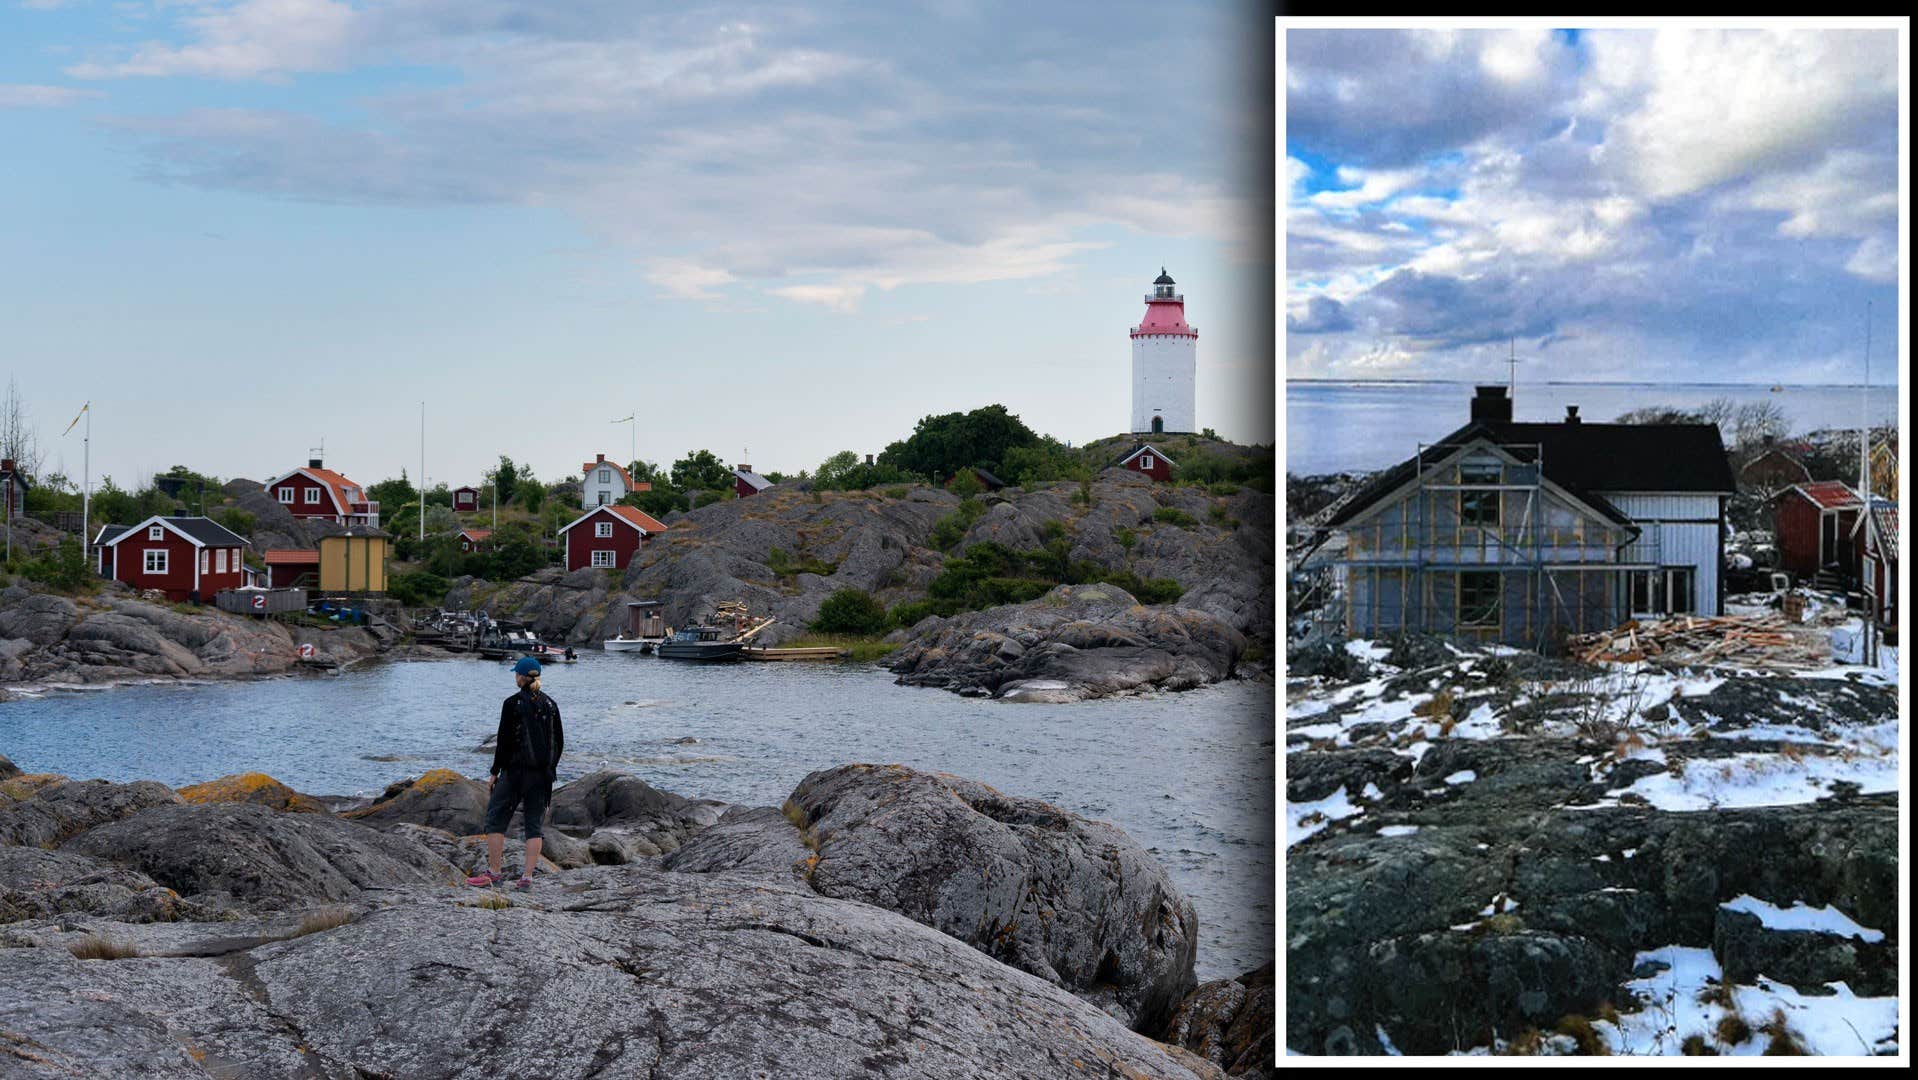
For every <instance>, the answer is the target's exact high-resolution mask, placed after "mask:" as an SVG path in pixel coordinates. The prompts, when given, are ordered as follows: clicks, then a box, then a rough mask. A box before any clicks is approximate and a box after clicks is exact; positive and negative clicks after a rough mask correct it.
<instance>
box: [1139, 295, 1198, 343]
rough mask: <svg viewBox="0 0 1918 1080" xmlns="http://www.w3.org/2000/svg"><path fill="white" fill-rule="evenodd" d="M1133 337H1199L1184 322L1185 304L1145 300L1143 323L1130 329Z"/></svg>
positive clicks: (1176, 301) (1195, 331) (1178, 301)
mask: <svg viewBox="0 0 1918 1080" xmlns="http://www.w3.org/2000/svg"><path fill="white" fill-rule="evenodd" d="M1132 333H1133V336H1135V337H1136V336H1138V335H1140V334H1187V335H1190V336H1192V337H1197V336H1199V332H1198V331H1197V330H1194V329H1192V327H1191V326H1189V325H1187V324H1186V321H1185V302H1184V301H1183V300H1147V301H1146V305H1145V321H1144V322H1142V323H1140V324H1139V325H1137V326H1135V327H1133V328H1132Z"/></svg>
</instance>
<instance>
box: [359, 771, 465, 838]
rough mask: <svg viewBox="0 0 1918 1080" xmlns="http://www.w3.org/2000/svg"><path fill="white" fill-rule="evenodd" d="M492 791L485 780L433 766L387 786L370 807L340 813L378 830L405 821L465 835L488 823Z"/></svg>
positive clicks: (456, 834) (457, 834)
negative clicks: (488, 804) (487, 807)
mask: <svg viewBox="0 0 1918 1080" xmlns="http://www.w3.org/2000/svg"><path fill="white" fill-rule="evenodd" d="M490 794H491V793H490V792H489V791H488V790H487V787H486V783H485V782H484V781H482V780H474V779H472V778H470V777H467V776H462V775H460V774H459V773H456V772H454V771H453V770H451V769H432V770H429V771H427V772H426V773H424V774H422V775H420V776H417V777H414V778H412V779H410V780H401V781H399V782H397V783H394V784H390V785H388V786H387V788H386V790H385V791H384V792H382V793H381V794H380V797H379V798H378V799H376V800H374V802H373V803H372V804H371V805H370V806H364V807H360V808H358V809H353V810H346V811H343V812H342V813H341V816H342V817H346V818H351V819H353V820H356V821H358V822H360V823H361V824H363V825H370V826H372V827H373V828H376V829H382V828H387V827H390V826H393V825H398V824H400V823H402V822H405V823H408V824H412V825H426V826H430V827H432V828H435V829H444V830H446V831H447V832H450V833H452V834H453V835H455V836H465V835H468V834H470V833H476V832H479V831H480V829H481V828H483V827H484V826H485V824H486V800H487V798H488V797H489V795H490Z"/></svg>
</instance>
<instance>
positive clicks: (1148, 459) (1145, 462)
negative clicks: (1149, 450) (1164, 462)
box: [1139, 454, 1152, 469]
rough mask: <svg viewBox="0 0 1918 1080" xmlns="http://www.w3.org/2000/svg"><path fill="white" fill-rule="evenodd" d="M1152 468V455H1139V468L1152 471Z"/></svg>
mask: <svg viewBox="0 0 1918 1080" xmlns="http://www.w3.org/2000/svg"><path fill="white" fill-rule="evenodd" d="M1151 467H1152V455H1151V454H1141V455H1139V468H1141V469H1150V468H1151Z"/></svg>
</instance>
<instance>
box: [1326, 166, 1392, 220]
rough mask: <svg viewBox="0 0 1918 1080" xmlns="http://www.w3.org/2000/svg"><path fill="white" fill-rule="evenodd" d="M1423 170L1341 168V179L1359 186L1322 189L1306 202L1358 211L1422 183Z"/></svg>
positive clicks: (1330, 207) (1328, 207) (1336, 208)
mask: <svg viewBox="0 0 1918 1080" xmlns="http://www.w3.org/2000/svg"><path fill="white" fill-rule="evenodd" d="M1420 176H1421V173H1420V172H1419V171H1417V170H1413V169H1397V170H1375V169H1356V168H1352V167H1350V166H1344V167H1341V168H1340V169H1339V171H1338V177H1339V180H1340V181H1341V182H1343V183H1347V184H1357V185H1358V187H1355V188H1348V189H1344V190H1335V191H1320V192H1317V193H1315V194H1313V195H1311V196H1308V197H1307V199H1306V201H1307V202H1309V203H1311V204H1313V205H1315V206H1321V207H1324V208H1325V209H1327V210H1354V209H1357V208H1358V207H1361V206H1370V205H1372V204H1373V203H1380V202H1384V201H1385V200H1387V199H1389V198H1391V197H1392V196H1394V195H1396V194H1398V193H1399V192H1401V191H1404V190H1405V189H1406V188H1409V187H1411V186H1412V185H1413V184H1416V183H1418V181H1419V178H1420Z"/></svg>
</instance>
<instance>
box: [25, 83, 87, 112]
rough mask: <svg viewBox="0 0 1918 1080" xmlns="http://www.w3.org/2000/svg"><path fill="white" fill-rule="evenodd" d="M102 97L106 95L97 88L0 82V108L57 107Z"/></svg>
mask: <svg viewBox="0 0 1918 1080" xmlns="http://www.w3.org/2000/svg"><path fill="white" fill-rule="evenodd" d="M103 97H106V95H105V94H103V93H101V92H100V91H98V90H76V89H73V88H72V87H67V86H36V85H33V84H30V83H0V109H33V108H57V107H59V106H62V105H77V104H79V103H80V102H82V101H92V100H95V99H97V98H103Z"/></svg>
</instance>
